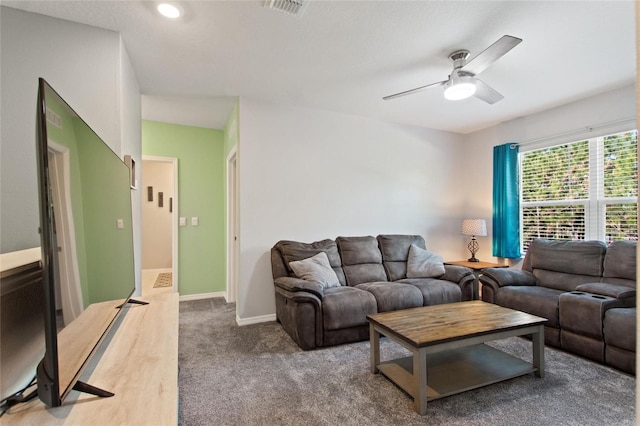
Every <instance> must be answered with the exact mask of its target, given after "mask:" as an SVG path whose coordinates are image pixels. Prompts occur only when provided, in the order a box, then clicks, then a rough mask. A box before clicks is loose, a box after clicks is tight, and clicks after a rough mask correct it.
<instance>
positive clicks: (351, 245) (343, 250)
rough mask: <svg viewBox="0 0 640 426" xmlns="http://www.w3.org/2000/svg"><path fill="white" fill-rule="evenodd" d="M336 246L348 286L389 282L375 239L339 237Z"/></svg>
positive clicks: (368, 237)
mask: <svg viewBox="0 0 640 426" xmlns="http://www.w3.org/2000/svg"><path fill="white" fill-rule="evenodd" d="M336 244H337V245H338V251H339V252H340V257H341V258H342V270H343V271H344V276H345V278H346V280H347V281H346V282H347V285H349V286H356V285H358V284H362V283H368V282H374V281H387V275H386V274H385V272H384V267H383V266H382V254H381V253H380V249H378V241H377V240H376V239H375V238H374V237H370V236H367V237H338V238H336Z"/></svg>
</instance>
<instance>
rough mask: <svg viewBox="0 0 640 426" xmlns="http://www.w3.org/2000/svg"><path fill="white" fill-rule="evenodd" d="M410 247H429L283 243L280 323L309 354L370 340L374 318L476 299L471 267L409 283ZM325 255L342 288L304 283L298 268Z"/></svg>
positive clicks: (404, 239)
mask: <svg viewBox="0 0 640 426" xmlns="http://www.w3.org/2000/svg"><path fill="white" fill-rule="evenodd" d="M411 245H415V246H417V247H419V248H420V249H425V242H424V239H423V238H422V237H421V236H419V235H379V236H378V237H377V238H375V237H371V236H366V237H338V238H336V240H335V241H333V240H328V239H327V240H323V241H317V242H314V243H301V242H296V241H279V242H278V243H277V244H276V245H275V246H274V247H273V248H272V249H271V267H272V272H273V279H274V285H275V296H276V315H277V319H278V321H279V322H280V323H281V324H282V326H283V328H284V329H285V330H286V332H287V333H288V334H289V335H290V336H291V337H292V338H293V340H294V341H295V342H296V343H297V344H298V346H300V347H301V348H302V349H304V350H309V349H314V348H317V347H323V346H331V345H338V344H342V343H348V342H356V341H360V340H366V339H368V338H369V328H368V322H367V320H366V316H367V315H369V314H374V313H377V312H385V311H393V310H398V309H405V308H415V307H419V306H426V305H436V304H442V303H452V302H460V301H463V300H470V299H471V291H472V283H473V279H474V276H473V273H472V271H471V270H470V269H468V268H463V267H460V266H449V265H444V267H443V268H444V273H443V274H442V275H440V276H435V277H428V278H422V277H421V278H415V277H414V278H407V260H408V257H409V252H410V250H411ZM320 252H323V253H325V254H326V256H327V258H328V260H329V264H330V266H331V268H332V269H333V271H334V272H335V274H336V275H337V278H338V281H339V283H338V282H336V286H332V287H328V288H325V287H324V286H323V285H322V284H320V283H318V282H314V281H312V280H309V281H305V280H303V279H300V278H297V277H296V275H295V274H294V272H293V270H292V268H291V265H290V263H291V262H296V261H300V260H304V259H309V258H311V257H312V256H314V255H317V254H319V253H320ZM441 267H442V265H441ZM412 275H413V274H412Z"/></svg>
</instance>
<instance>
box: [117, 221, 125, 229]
mask: <svg viewBox="0 0 640 426" xmlns="http://www.w3.org/2000/svg"><path fill="white" fill-rule="evenodd" d="M116 227H117V228H118V229H124V220H122V219H118V220H117V221H116Z"/></svg>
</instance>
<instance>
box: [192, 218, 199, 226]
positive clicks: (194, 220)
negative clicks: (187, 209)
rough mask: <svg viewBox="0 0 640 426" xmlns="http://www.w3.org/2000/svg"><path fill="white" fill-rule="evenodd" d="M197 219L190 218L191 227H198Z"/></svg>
mask: <svg viewBox="0 0 640 426" xmlns="http://www.w3.org/2000/svg"><path fill="white" fill-rule="evenodd" d="M198 223H199V222H198V218H197V217H192V218H191V225H192V226H198Z"/></svg>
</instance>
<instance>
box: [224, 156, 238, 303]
mask: <svg viewBox="0 0 640 426" xmlns="http://www.w3.org/2000/svg"><path fill="white" fill-rule="evenodd" d="M237 158H238V151H237V148H236V147H235V146H234V147H233V148H232V149H231V152H229V155H228V156H227V163H226V169H227V294H226V299H227V303H233V302H235V301H236V300H237V288H238V167H237Z"/></svg>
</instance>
